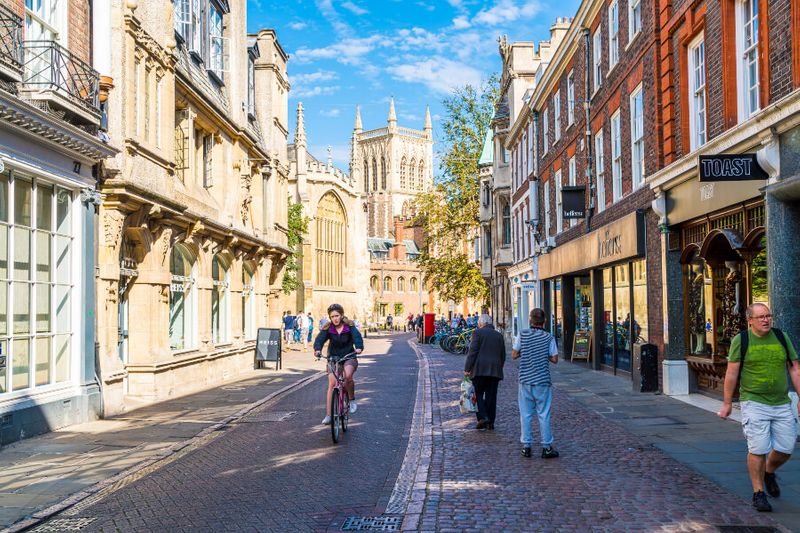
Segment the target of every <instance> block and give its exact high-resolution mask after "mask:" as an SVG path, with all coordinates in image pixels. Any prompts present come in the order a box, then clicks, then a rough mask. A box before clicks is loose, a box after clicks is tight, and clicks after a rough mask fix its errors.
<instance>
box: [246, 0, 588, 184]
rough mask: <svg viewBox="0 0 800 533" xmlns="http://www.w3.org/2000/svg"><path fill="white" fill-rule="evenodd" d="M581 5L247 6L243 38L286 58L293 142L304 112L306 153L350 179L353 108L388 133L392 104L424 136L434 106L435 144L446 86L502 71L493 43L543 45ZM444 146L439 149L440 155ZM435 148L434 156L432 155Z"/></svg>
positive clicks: (401, 1) (528, 1)
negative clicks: (268, 34)
mask: <svg viewBox="0 0 800 533" xmlns="http://www.w3.org/2000/svg"><path fill="white" fill-rule="evenodd" d="M578 5H579V1H578V0H561V1H558V2H552V3H551V2H546V1H544V0H490V1H471V0H438V1H434V0H295V1H289V2H286V1H285V0H283V1H275V0H248V26H249V28H248V30H249V31H251V32H254V31H257V30H258V29H260V28H265V27H267V28H274V29H275V30H276V32H277V34H278V40H279V41H280V42H281V45H282V46H283V48H284V49H285V50H286V52H287V53H288V54H289V56H290V58H289V79H290V82H291V84H292V90H291V92H290V95H289V96H290V99H289V117H290V127H291V128H290V129H291V132H292V133H291V139H293V138H294V123H295V109H296V106H297V102H298V101H302V102H303V107H304V108H305V120H306V134H307V136H308V141H309V145H310V147H311V151H312V153H313V154H314V155H315V156H317V157H318V158H321V159H324V158H325V157H326V147H327V146H328V145H330V146H331V153H332V157H333V160H334V163H335V164H336V165H337V166H339V167H340V168H342V169H343V170H344V171H348V164H349V152H350V145H349V142H350V136H351V135H352V131H353V122H354V118H355V108H356V105H360V106H361V117H362V121H363V124H364V129H365V130H366V129H374V128H380V127H383V126H385V125H386V117H387V115H388V111H389V97H390V96H394V98H395V108H396V111H397V116H398V125H399V126H405V127H410V128H416V129H422V126H423V122H424V118H425V105H426V104H428V105H430V106H431V115H432V116H433V128H434V129H433V132H434V138H437V137H439V135H437V134H438V132H439V131H440V126H439V120H440V117H441V115H442V113H443V110H442V105H441V101H442V99H444V98H445V97H447V95H448V94H449V92H450V91H451V90H452V88H453V87H456V86H462V85H465V84H467V83H472V84H477V83H480V81H481V80H482V79H485V78H486V77H488V76H489V75H490V74H492V73H493V72H497V71H499V70H500V66H501V65H500V56H499V54H498V51H497V38H498V37H499V36H500V35H503V34H506V35H508V39H509V41H510V42H513V41H535V42H538V41H540V40H543V39H547V38H548V37H549V28H550V25H551V24H552V23H553V22H554V21H555V19H556V17H560V16H573V15H574V13H575V11H576V10H577V8H578ZM437 148H441V147H437ZM437 148H434V150H436V149H437Z"/></svg>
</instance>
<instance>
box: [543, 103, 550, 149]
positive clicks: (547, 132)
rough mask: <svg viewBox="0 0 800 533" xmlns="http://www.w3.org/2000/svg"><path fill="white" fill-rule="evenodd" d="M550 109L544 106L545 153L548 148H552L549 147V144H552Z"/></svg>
mask: <svg viewBox="0 0 800 533" xmlns="http://www.w3.org/2000/svg"><path fill="white" fill-rule="evenodd" d="M548 111H549V109H548V108H546V107H545V108H544V111H542V135H543V139H542V144H543V145H544V152H543V153H545V154H546V153H547V150H548V149H549V148H550V147H549V144H550V142H549V141H550V120H549V113H548Z"/></svg>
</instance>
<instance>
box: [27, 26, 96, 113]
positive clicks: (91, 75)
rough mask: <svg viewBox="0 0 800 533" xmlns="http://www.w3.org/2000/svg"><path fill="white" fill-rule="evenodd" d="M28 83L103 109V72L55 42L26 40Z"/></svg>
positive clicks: (79, 102)
mask: <svg viewBox="0 0 800 533" xmlns="http://www.w3.org/2000/svg"><path fill="white" fill-rule="evenodd" d="M22 46H23V48H24V50H25V65H24V66H25V75H24V78H23V80H22V81H23V83H24V84H25V85H26V86H39V87H42V88H43V89H44V90H47V89H50V90H53V91H56V92H58V93H59V94H60V95H61V96H64V97H65V98H67V99H68V100H70V101H71V102H72V103H73V104H75V105H77V106H79V107H82V108H84V109H86V110H88V111H91V112H92V113H99V112H100V100H99V94H100V75H99V74H98V73H97V71H96V70H94V69H93V68H92V67H91V65H89V64H87V63H85V62H84V61H81V60H80V59H78V58H77V57H75V56H74V55H73V54H72V53H71V52H70V51H69V50H67V49H66V48H64V47H63V46H61V45H60V44H58V43H56V42H55V41H25V42H24V43H23V45H22Z"/></svg>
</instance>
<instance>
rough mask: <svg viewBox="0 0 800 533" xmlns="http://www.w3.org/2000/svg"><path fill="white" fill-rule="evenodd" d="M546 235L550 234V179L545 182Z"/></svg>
mask: <svg viewBox="0 0 800 533" xmlns="http://www.w3.org/2000/svg"><path fill="white" fill-rule="evenodd" d="M544 235H545V237H548V236H549V235H550V180H547V181H545V182H544Z"/></svg>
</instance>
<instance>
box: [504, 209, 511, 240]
mask: <svg viewBox="0 0 800 533" xmlns="http://www.w3.org/2000/svg"><path fill="white" fill-rule="evenodd" d="M510 244H511V206H510V205H508V204H507V203H506V204H505V205H504V206H503V246H509V245H510Z"/></svg>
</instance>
